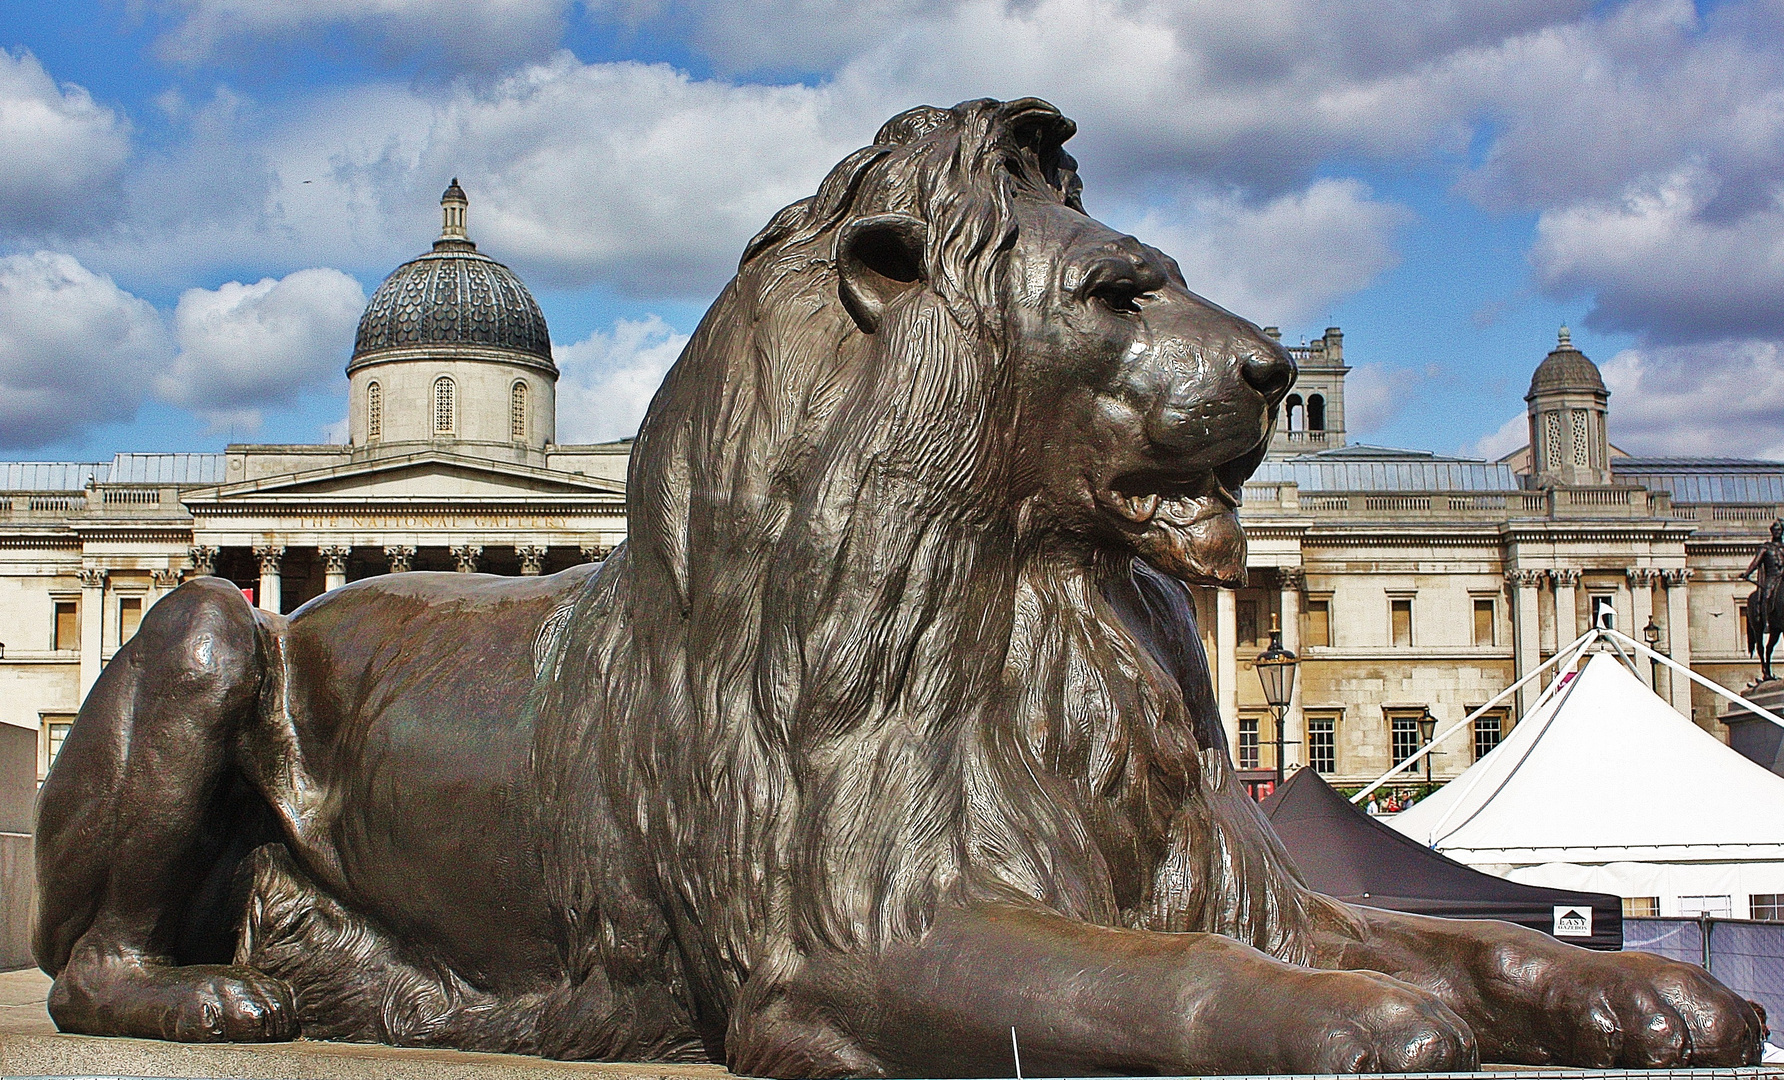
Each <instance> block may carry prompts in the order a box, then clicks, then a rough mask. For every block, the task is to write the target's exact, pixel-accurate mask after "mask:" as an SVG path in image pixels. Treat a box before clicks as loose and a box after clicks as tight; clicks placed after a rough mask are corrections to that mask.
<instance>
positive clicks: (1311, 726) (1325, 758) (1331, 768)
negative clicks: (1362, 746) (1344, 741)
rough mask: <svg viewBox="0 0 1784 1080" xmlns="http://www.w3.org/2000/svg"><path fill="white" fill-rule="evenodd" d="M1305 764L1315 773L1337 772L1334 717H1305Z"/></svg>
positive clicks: (1336, 721) (1336, 742)
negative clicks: (1311, 767)
mask: <svg viewBox="0 0 1784 1080" xmlns="http://www.w3.org/2000/svg"><path fill="white" fill-rule="evenodd" d="M1307 764H1309V765H1311V766H1313V771H1314V772H1316V773H1322V774H1330V773H1335V772H1337V771H1338V718H1337V717H1336V716H1311V715H1310V716H1308V717H1307Z"/></svg>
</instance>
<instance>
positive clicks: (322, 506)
mask: <svg viewBox="0 0 1784 1080" xmlns="http://www.w3.org/2000/svg"><path fill="white" fill-rule="evenodd" d="M625 508H626V500H625V497H624V496H621V495H607V494H588V495H572V494H558V493H551V492H542V493H540V494H537V495H500V496H491V495H398V496H390V495H384V496H366V495H306V494H303V493H301V492H294V493H292V494H290V495H256V496H252V497H247V498H241V497H238V498H232V499H229V500H227V501H217V502H206V503H197V504H195V505H194V506H193V507H192V516H193V517H194V519H204V520H211V519H225V518H232V517H265V516H268V515H274V516H276V515H280V514H299V513H310V514H344V513H351V514H359V515H363V516H367V517H377V516H396V515H399V514H414V513H430V514H465V515H473V514H489V513H505V514H525V513H540V514H542V513H576V514H618V515H620V516H624V514H625Z"/></svg>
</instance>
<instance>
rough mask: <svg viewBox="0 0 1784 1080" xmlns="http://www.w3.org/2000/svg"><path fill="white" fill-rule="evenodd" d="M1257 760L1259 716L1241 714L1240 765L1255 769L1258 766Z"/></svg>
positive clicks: (1243, 767)
mask: <svg viewBox="0 0 1784 1080" xmlns="http://www.w3.org/2000/svg"><path fill="white" fill-rule="evenodd" d="M1257 762H1258V731H1257V717H1255V716H1241V717H1240V718H1239V767H1240V768H1241V769H1255V768H1257V767H1258V764H1257Z"/></svg>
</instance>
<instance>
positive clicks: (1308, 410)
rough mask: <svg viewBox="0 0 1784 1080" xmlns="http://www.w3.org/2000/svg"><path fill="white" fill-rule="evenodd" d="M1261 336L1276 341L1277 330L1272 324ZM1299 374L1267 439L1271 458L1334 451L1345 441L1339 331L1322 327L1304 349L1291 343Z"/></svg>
mask: <svg viewBox="0 0 1784 1080" xmlns="http://www.w3.org/2000/svg"><path fill="white" fill-rule="evenodd" d="M1264 333H1266V334H1268V335H1270V337H1272V338H1274V339H1276V340H1278V341H1280V340H1281V339H1282V332H1281V331H1280V330H1278V329H1276V328H1275V327H1274V326H1266V327H1264ZM1288 354H1289V355H1290V356H1291V357H1293V358H1294V361H1295V367H1296V369H1297V370H1298V372H1299V374H1298V375H1297V376H1296V377H1295V386H1294V390H1293V391H1291V392H1290V394H1289V396H1288V397H1287V398H1286V399H1284V400H1283V403H1282V418H1281V419H1280V420H1279V421H1278V422H1277V424H1276V434H1275V435H1274V436H1273V437H1272V438H1271V440H1270V451H1269V452H1270V455H1271V456H1272V457H1292V456H1294V455H1296V454H1306V453H1318V452H1319V451H1321V450H1336V449H1338V448H1339V447H1342V446H1343V445H1344V443H1345V437H1344V376H1345V375H1346V374H1348V373H1349V372H1350V369H1349V368H1347V367H1345V366H1344V331H1342V330H1340V329H1338V328H1337V327H1336V326H1328V327H1326V332H1325V333H1324V334H1323V335H1321V336H1320V337H1319V338H1317V339H1315V340H1313V341H1310V342H1308V343H1307V344H1305V345H1290V346H1289V347H1288Z"/></svg>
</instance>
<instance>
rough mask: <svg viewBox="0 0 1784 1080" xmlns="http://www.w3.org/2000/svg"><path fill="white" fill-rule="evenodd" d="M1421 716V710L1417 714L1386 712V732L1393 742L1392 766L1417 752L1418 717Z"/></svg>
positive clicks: (1411, 712) (1423, 713)
mask: <svg viewBox="0 0 1784 1080" xmlns="http://www.w3.org/2000/svg"><path fill="white" fill-rule="evenodd" d="M1423 715H1425V712H1424V710H1423V709H1420V710H1419V711H1417V712H1413V711H1411V710H1404V711H1402V710H1397V709H1396V710H1389V711H1388V732H1389V734H1390V735H1392V737H1393V741H1394V764H1396V765H1398V764H1400V763H1401V762H1402V761H1405V760H1406V759H1407V758H1409V757H1411V756H1412V755H1413V753H1414V751H1416V750H1418V748H1419V717H1421V716H1423Z"/></svg>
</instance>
